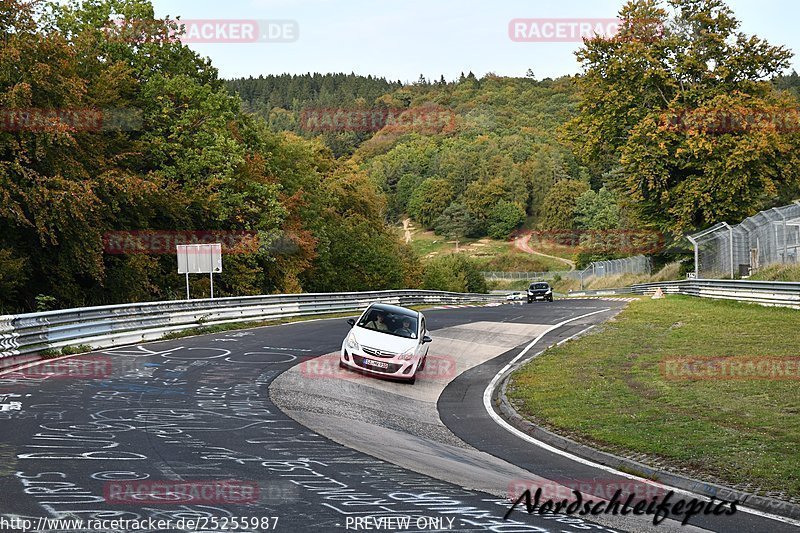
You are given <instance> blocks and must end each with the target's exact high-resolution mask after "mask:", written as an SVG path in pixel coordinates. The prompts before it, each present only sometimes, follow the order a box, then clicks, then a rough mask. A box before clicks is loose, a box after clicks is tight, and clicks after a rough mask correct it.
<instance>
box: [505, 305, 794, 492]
mask: <svg viewBox="0 0 800 533" xmlns="http://www.w3.org/2000/svg"><path fill="white" fill-rule="evenodd" d="M798 345H800V313H798V312H797V311H796V310H792V309H780V308H764V307H759V306H755V305H749V304H742V303H737V302H728V301H713V300H702V299H694V298H691V297H684V296H670V297H668V298H667V299H665V300H651V299H645V300H641V301H638V302H634V303H632V304H631V305H630V306H629V307H628V308H627V309H626V310H624V311H623V312H622V313H621V314H620V315H619V316H618V317H617V319H615V320H613V321H611V322H608V323H606V324H605V325H604V326H603V327H601V328H598V330H597V332H596V333H594V334H591V335H587V336H585V337H583V338H581V339H578V340H576V341H571V342H568V343H566V344H564V345H562V346H560V347H557V348H554V349H552V350H548V351H547V352H545V353H544V354H543V355H542V356H540V357H538V358H537V359H535V360H534V361H532V362H531V363H529V364H528V365H526V366H525V367H524V368H522V369H521V370H520V371H518V372H517V373H516V374H515V375H514V376H513V378H512V382H511V383H510V385H509V397H510V398H511V401H512V403H513V404H514V406H515V407H516V408H517V410H518V411H519V412H520V414H522V415H523V416H527V417H528V418H530V419H531V420H533V421H534V422H536V423H539V424H541V425H543V426H545V427H549V428H551V429H553V430H555V431H557V432H560V433H562V434H564V435H568V436H571V437H572V438H575V439H577V440H580V441H582V442H585V443H588V444H590V445H593V446H595V447H598V448H601V449H606V450H609V451H612V452H616V453H620V454H622V455H629V456H630V454H636V457H638V458H640V459H641V457H642V454H644V457H645V459H644V462H646V463H647V462H649V463H650V464H653V465H659V466H662V467H666V468H667V469H672V470H675V471H679V472H683V473H686V474H689V475H693V476H696V477H700V478H703V479H706V480H709V481H717V482H721V483H724V484H727V485H734V486H737V487H740V488H742V489H744V490H749V491H752V492H758V493H762V494H770V495H773V496H777V497H781V498H785V499H790V500H794V501H798V499H800V453H799V452H798V450H800V392H798V381H796V380H795V381H791V380H786V381H780V380H752V379H747V380H746V379H739V380H721V379H712V380H701V381H689V380H675V379H667V378H666V377H665V376H664V374H663V372H662V367H661V364H662V363H663V362H664V361H665V360H667V359H669V358H674V357H729V358H732V359H739V360H744V359H745V358H751V357H754V356H756V357H797V346H798ZM795 375H797V374H796V373H795Z"/></svg>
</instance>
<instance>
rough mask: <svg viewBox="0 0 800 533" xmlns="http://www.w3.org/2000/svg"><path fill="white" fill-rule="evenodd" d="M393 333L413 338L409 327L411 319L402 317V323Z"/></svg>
mask: <svg viewBox="0 0 800 533" xmlns="http://www.w3.org/2000/svg"><path fill="white" fill-rule="evenodd" d="M395 334H396V335H402V336H403V337H408V338H414V331H413V330H412V329H411V319H410V318H404V319H403V325H402V326H400V327H399V328H397V331H395Z"/></svg>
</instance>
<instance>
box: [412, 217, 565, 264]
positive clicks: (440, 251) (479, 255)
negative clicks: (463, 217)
mask: <svg viewBox="0 0 800 533" xmlns="http://www.w3.org/2000/svg"><path fill="white" fill-rule="evenodd" d="M416 226H417V225H416V224H415V227H416ZM399 232H400V235H401V236H402V235H403V234H404V232H403V230H402V228H400V229H399ZM410 245H411V248H412V249H413V250H414V251H415V252H416V253H417V254H418V255H419V256H420V257H421V258H422V259H423V260H427V259H431V258H433V257H437V256H442V255H446V254H450V253H454V252H455V251H456V245H455V242H454V241H452V240H448V239H447V238H445V237H442V236H441V235H436V234H435V233H433V232H432V231H422V230H420V229H418V228H417V229H414V230H413V231H412V232H411V243H410ZM458 251H459V253H463V254H466V255H468V256H470V257H472V258H474V259H476V260H477V262H478V267H479V268H480V269H481V270H487V271H500V272H543V271H550V270H565V269H566V267H565V265H564V263H562V262H560V261H557V260H555V259H551V258H548V257H541V256H536V255H531V254H527V253H525V252H521V251H519V250H517V249H516V248H514V243H513V242H511V241H500V240H495V239H489V238H483V239H463V240H462V241H459V243H458Z"/></svg>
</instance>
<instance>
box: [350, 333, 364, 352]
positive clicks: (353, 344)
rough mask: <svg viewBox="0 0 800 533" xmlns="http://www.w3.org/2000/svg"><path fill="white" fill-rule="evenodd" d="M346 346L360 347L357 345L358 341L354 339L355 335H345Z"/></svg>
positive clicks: (356, 348) (352, 348) (355, 348)
mask: <svg viewBox="0 0 800 533" xmlns="http://www.w3.org/2000/svg"><path fill="white" fill-rule="evenodd" d="M347 347H348V348H350V349H351V350H360V349H361V348H360V347H359V345H358V342H357V341H356V336H355V335H353V334H352V333H351V334H350V335H348V337H347Z"/></svg>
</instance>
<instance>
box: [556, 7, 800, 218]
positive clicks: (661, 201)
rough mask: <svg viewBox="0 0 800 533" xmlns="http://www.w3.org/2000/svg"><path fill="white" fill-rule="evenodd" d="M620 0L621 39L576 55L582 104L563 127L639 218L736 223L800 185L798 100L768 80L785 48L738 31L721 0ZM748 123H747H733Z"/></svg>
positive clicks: (592, 44) (783, 61)
mask: <svg viewBox="0 0 800 533" xmlns="http://www.w3.org/2000/svg"><path fill="white" fill-rule="evenodd" d="M667 4H668V5H669V6H671V7H672V8H673V9H674V13H675V16H674V17H670V16H669V15H668V13H667V11H666V10H665V9H664V3H663V2H659V1H657V0H646V1H639V2H629V3H627V4H626V5H625V7H624V8H623V9H622V10H621V12H620V18H621V19H622V21H623V22H622V31H621V33H620V35H619V37H618V38H614V39H603V38H594V39H589V40H587V41H586V42H585V45H584V47H583V48H582V49H581V50H580V51H579V52H578V53H577V56H578V59H579V61H580V62H581V63H582V65H583V68H584V75H583V76H582V77H581V78H580V80H579V85H580V88H581V91H582V102H581V107H580V114H579V116H578V117H577V118H576V119H575V120H574V121H573V122H572V123H571V127H570V129H569V131H570V132H571V134H572V139H573V144H574V146H575V147H576V149H577V150H579V151H580V153H581V154H582V157H583V158H584V161H585V162H586V164H587V165H588V166H590V167H592V170H593V171H594V172H595V173H596V174H597V175H599V174H600V173H601V172H604V171H607V170H610V169H611V168H613V167H614V166H616V165H618V164H620V163H621V164H622V173H621V176H620V178H619V179H618V180H616V181H614V182H613V183H612V184H611V185H613V186H614V187H615V188H616V189H617V190H618V191H620V193H621V197H622V198H623V199H624V201H625V205H626V206H627V208H629V209H630V210H631V211H632V212H633V213H635V214H637V215H638V218H639V219H640V220H641V221H642V222H643V223H645V224H648V225H652V226H655V227H657V228H659V229H663V230H667V231H669V232H671V233H673V234H680V233H683V232H686V231H690V230H692V229H695V228H700V227H704V226H707V225H710V224H713V223H715V222H718V221H721V220H729V221H735V220H739V219H741V218H743V217H746V216H748V215H751V214H753V213H754V212H755V211H757V210H759V209H761V208H763V207H765V206H768V205H770V204H773V203H775V202H779V201H782V200H783V199H785V198H786V197H788V196H791V194H792V193H796V192H797V191H798V190H800V172H798V170H797V168H798V167H797V154H798V150H797V146H798V144H797V143H798V138H797V133H796V131H786V130H783V131H781V128H780V126H777V127H776V120H773V119H772V118H767V119H766V120H759V119H758V118H759V117H765V116H766V117H776V118H777V122H780V120H781V117H786V116H787V113H794V112H795V109H796V105H797V103H796V100H794V99H793V98H789V97H788V96H784V95H780V94H777V93H776V92H775V90H774V88H773V86H772V84H771V83H769V79H770V78H771V77H773V76H774V75H776V74H779V73H780V72H782V71H783V70H784V69H785V68H786V67H787V66H788V60H789V58H790V57H791V53H790V52H789V51H788V50H786V49H785V48H783V47H778V46H771V45H770V44H769V43H767V42H765V41H763V40H762V39H759V38H757V37H754V36H747V35H744V34H742V33H740V32H739V27H740V23H739V21H738V20H737V19H736V18H735V17H734V15H733V12H732V11H731V10H730V8H728V7H727V6H726V5H725V3H724V2H723V1H722V0H669V1H668V2H667ZM737 123H738V124H740V125H741V124H746V125H747V126H746V127H739V126H733V127H730V125H731V124H737Z"/></svg>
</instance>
